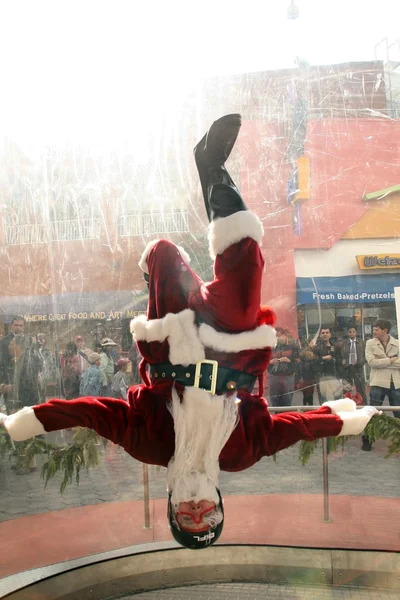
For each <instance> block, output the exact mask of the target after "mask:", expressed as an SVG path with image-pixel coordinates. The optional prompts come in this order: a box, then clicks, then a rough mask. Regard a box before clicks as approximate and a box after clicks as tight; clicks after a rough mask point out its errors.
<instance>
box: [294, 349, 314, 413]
mask: <svg viewBox="0 0 400 600" xmlns="http://www.w3.org/2000/svg"><path fill="white" fill-rule="evenodd" d="M314 349H315V344H314V343H313V341H312V339H311V340H309V342H308V343H307V344H306V346H305V347H304V348H302V349H301V350H300V351H299V359H300V363H299V365H298V371H297V389H298V390H299V391H301V392H302V394H303V405H304V406H312V405H313V404H314V390H315V386H316V385H318V358H317V356H316V354H315V352H314Z"/></svg>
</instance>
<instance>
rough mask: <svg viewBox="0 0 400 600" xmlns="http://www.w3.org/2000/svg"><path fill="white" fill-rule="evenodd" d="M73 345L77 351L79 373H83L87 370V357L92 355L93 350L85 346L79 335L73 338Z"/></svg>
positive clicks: (88, 363)
mask: <svg viewBox="0 0 400 600" xmlns="http://www.w3.org/2000/svg"><path fill="white" fill-rule="evenodd" d="M75 344H76V347H77V349H78V356H79V362H80V369H81V373H84V372H85V371H86V369H88V368H89V365H90V362H89V360H88V359H89V355H90V354H93V350H91V349H90V348H87V347H86V346H85V340H84V339H83V337H82V336H81V335H77V336H76V337H75Z"/></svg>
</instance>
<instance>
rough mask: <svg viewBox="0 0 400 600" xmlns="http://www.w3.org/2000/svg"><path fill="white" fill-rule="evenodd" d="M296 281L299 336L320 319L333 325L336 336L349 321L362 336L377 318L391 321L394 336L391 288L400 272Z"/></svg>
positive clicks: (305, 334) (369, 331) (397, 282)
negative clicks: (318, 301) (318, 302)
mask: <svg viewBox="0 0 400 600" xmlns="http://www.w3.org/2000/svg"><path fill="white" fill-rule="evenodd" d="M296 281H297V305H298V320H299V337H300V338H303V337H307V338H308V337H309V336H311V335H313V334H314V333H315V331H316V330H317V329H318V326H319V324H320V320H321V323H322V324H323V325H326V326H327V327H331V328H333V331H334V337H336V338H338V337H341V336H343V335H345V333H346V330H347V327H349V326H350V325H356V326H357V328H358V329H359V331H360V333H361V335H362V337H363V338H364V339H368V338H369V337H370V336H371V335H372V324H373V322H374V321H375V320H376V319H378V318H382V319H388V320H389V321H391V322H392V323H393V330H392V332H393V335H395V336H396V337H397V321H396V305H395V292H394V288H395V287H398V286H400V273H399V274H390V275H389V274H383V275H360V276H358V275H355V276H354V275H353V276H347V277H346V276H345V277H315V278H311V277H298V278H297V279H296ZM317 296H318V298H319V300H320V311H319V309H318V304H317ZM320 313H321V314H320Z"/></svg>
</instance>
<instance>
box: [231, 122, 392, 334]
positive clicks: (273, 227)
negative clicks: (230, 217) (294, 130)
mask: <svg viewBox="0 0 400 600" xmlns="http://www.w3.org/2000/svg"><path fill="white" fill-rule="evenodd" d="M243 134H244V135H243V136H242V141H241V142H240V151H241V154H242V157H243V160H242V172H241V185H242V190H243V193H244V195H245V198H246V200H248V203H249V206H251V207H253V208H254V209H255V210H256V212H257V213H258V214H259V215H260V217H261V218H262V220H263V223H264V228H265V235H264V240H263V251H264V257H265V277H264V285H263V301H264V302H268V303H270V304H271V305H272V306H273V307H274V308H275V309H276V311H277V313H278V320H279V324H280V325H282V326H284V327H288V328H289V329H290V330H291V331H293V332H296V331H297V307H296V274H295V268H294V250H295V249H297V248H330V247H332V246H333V245H334V244H335V243H336V242H337V241H338V240H339V239H340V238H341V237H342V236H343V234H344V233H345V232H346V231H347V230H348V229H349V228H350V227H351V226H352V225H353V224H354V223H356V222H357V221H358V220H359V219H360V217H361V216H362V215H363V214H364V213H365V212H366V211H367V210H368V208H369V206H368V204H367V203H366V202H365V201H364V200H363V196H364V194H366V193H368V192H373V191H377V190H380V189H384V188H386V187H389V186H392V185H396V184H398V183H400V145H399V143H398V140H399V139H400V122H399V121H393V120H389V119H335V120H331V119H324V120H318V121H310V122H308V124H307V135H306V141H305V149H304V153H305V155H306V156H308V157H309V159H310V165H311V180H312V185H311V193H310V198H309V200H307V201H305V202H304V203H303V205H302V207H301V212H302V234H301V236H295V235H294V234H293V231H292V211H293V209H292V207H291V206H289V205H288V201H287V187H288V178H289V175H290V173H291V170H292V167H291V166H290V165H289V164H288V163H287V162H286V160H285V149H286V146H287V140H286V141H285V138H284V136H283V135H282V133H281V132H280V131H279V128H278V126H274V125H265V124H260V123H256V122H246V123H245V125H244V127H243Z"/></svg>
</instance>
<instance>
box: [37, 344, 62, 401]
mask: <svg viewBox="0 0 400 600" xmlns="http://www.w3.org/2000/svg"><path fill="white" fill-rule="evenodd" d="M46 343H47V337H46V334H45V333H38V335H37V336H36V341H35V340H33V344H34V346H35V350H36V351H37V353H38V355H39V358H40V361H41V364H42V371H41V372H40V373H39V383H40V396H41V399H42V402H44V401H45V399H46V392H47V386H48V385H49V383H55V382H56V378H57V369H56V364H55V360H54V357H53V354H52V352H51V350H49V349H48V348H46Z"/></svg>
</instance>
